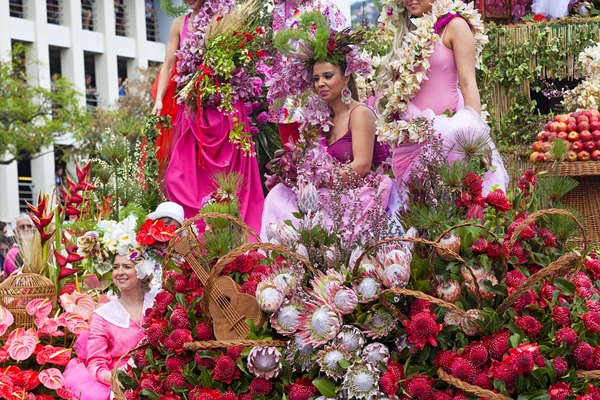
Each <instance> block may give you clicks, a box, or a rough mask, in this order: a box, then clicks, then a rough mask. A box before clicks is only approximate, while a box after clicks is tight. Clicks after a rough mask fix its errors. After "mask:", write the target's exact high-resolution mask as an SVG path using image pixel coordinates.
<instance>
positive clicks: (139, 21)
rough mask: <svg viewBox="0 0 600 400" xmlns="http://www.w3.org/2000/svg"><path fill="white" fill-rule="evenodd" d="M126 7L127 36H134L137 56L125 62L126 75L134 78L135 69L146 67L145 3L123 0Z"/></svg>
mask: <svg viewBox="0 0 600 400" xmlns="http://www.w3.org/2000/svg"><path fill="white" fill-rule="evenodd" d="M125 7H126V9H127V23H128V24H129V26H128V30H127V32H128V36H131V37H134V38H136V40H135V47H136V53H137V57H136V58H135V59H134V60H132V62H128V63H127V76H128V78H129V79H135V78H136V77H137V76H138V75H139V72H138V71H137V69H138V68H139V69H147V68H148V50H147V48H146V47H147V46H146V42H147V38H146V4H145V2H144V0H125Z"/></svg>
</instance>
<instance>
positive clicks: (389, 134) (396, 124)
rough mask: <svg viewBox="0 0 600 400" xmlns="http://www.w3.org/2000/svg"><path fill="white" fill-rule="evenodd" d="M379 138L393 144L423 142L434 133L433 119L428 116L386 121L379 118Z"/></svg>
mask: <svg viewBox="0 0 600 400" xmlns="http://www.w3.org/2000/svg"><path fill="white" fill-rule="evenodd" d="M376 125H377V140H379V141H380V142H384V143H389V144H391V145H395V144H402V143H423V142H425V141H426V140H427V139H428V138H429V137H430V136H431V135H433V134H434V132H435V130H434V128H433V121H431V120H429V119H427V118H421V117H417V118H413V119H411V120H410V121H404V120H399V121H391V122H385V121H384V120H382V119H379V120H377V123H376Z"/></svg>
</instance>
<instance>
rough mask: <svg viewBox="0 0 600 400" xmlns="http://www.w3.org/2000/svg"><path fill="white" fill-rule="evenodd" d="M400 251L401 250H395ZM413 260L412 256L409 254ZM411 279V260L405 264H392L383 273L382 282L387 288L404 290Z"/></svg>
mask: <svg viewBox="0 0 600 400" xmlns="http://www.w3.org/2000/svg"><path fill="white" fill-rule="evenodd" d="M395 251H399V250H395ZM408 254H409V256H410V257H411V258H412V255H411V254H410V253H408ZM409 279H410V260H408V262H407V263H404V264H398V263H396V264H390V265H388V266H386V267H385V268H384V269H383V272H382V273H381V282H382V283H383V285H384V286H385V287H387V288H400V289H404V288H405V287H406V286H407V285H408V281H409Z"/></svg>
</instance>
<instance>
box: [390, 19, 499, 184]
mask: <svg viewBox="0 0 600 400" xmlns="http://www.w3.org/2000/svg"><path fill="white" fill-rule="evenodd" d="M455 17H458V15H456V14H449V15H447V16H446V17H443V18H440V20H439V21H438V23H437V24H436V26H435V29H436V31H438V32H439V31H442V30H443V32H442V34H441V35H440V38H439V40H438V41H437V42H435V44H434V52H433V54H432V55H431V57H430V58H429V63H430V69H429V71H428V72H427V80H425V81H423V82H422V83H421V89H420V90H419V92H418V93H417V95H416V96H415V97H414V98H413V99H412V101H411V102H410V103H409V104H408V108H407V110H406V111H405V112H404V113H403V114H402V115H401V118H402V119H403V120H406V121H408V120H410V119H411V118H414V117H418V116H424V117H427V118H431V119H433V120H434V128H435V130H436V132H437V133H439V134H441V136H442V140H443V141H444V144H445V145H446V146H445V147H446V148H449V146H450V143H452V141H453V137H454V134H455V132H456V130H457V129H464V128H468V127H471V128H474V129H476V130H477V131H481V132H483V134H485V135H488V136H489V132H490V128H489V126H487V124H486V123H485V122H484V121H483V120H482V119H481V117H480V116H479V114H477V113H476V112H475V111H474V110H473V109H471V108H470V107H466V108H465V102H464V99H463V96H462V93H461V91H460V88H459V87H458V70H457V68H456V61H455V58H454V52H453V51H452V50H450V49H449V48H448V47H446V46H445V45H444V42H443V38H444V33H445V32H446V30H445V29H444V28H445V27H446V26H447V24H448V23H449V22H450V21H451V20H452V19H453V18H455ZM445 111H452V112H455V113H456V114H454V115H453V116H452V117H450V118H448V117H447V116H445V115H442V114H443V113H444V112H445ZM489 143H490V146H491V147H492V152H493V162H492V165H493V166H494V167H496V171H495V172H488V173H486V175H485V177H484V187H483V194H484V195H486V194H487V193H488V192H489V191H490V189H491V188H492V186H493V185H495V184H497V185H499V187H500V188H501V189H503V190H506V186H507V185H508V173H507V172H506V169H505V168H504V163H503V162H502V157H501V156H500V154H499V153H498V152H497V151H496V148H495V146H494V144H493V142H492V141H491V139H490V141H489ZM423 146H424V144H419V143H405V144H401V145H399V146H396V147H394V149H393V158H392V169H393V171H394V176H395V177H396V179H397V180H398V182H401V181H403V182H407V181H408V179H409V175H410V172H411V170H412V168H414V167H415V166H416V164H417V162H416V160H417V158H418V156H419V153H420V151H421V149H422V148H423ZM447 157H448V161H450V162H453V161H456V160H457V159H458V158H459V157H458V156H456V155H454V154H451V153H450V152H449V153H448V154H447Z"/></svg>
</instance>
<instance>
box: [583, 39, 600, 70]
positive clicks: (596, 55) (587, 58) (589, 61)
mask: <svg viewBox="0 0 600 400" xmlns="http://www.w3.org/2000/svg"><path fill="white" fill-rule="evenodd" d="M579 63H580V64H581V67H582V69H583V72H585V74H586V75H588V76H594V77H599V76H600V43H599V44H597V45H595V46H589V47H586V48H585V49H584V50H583V51H582V52H581V53H579Z"/></svg>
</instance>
